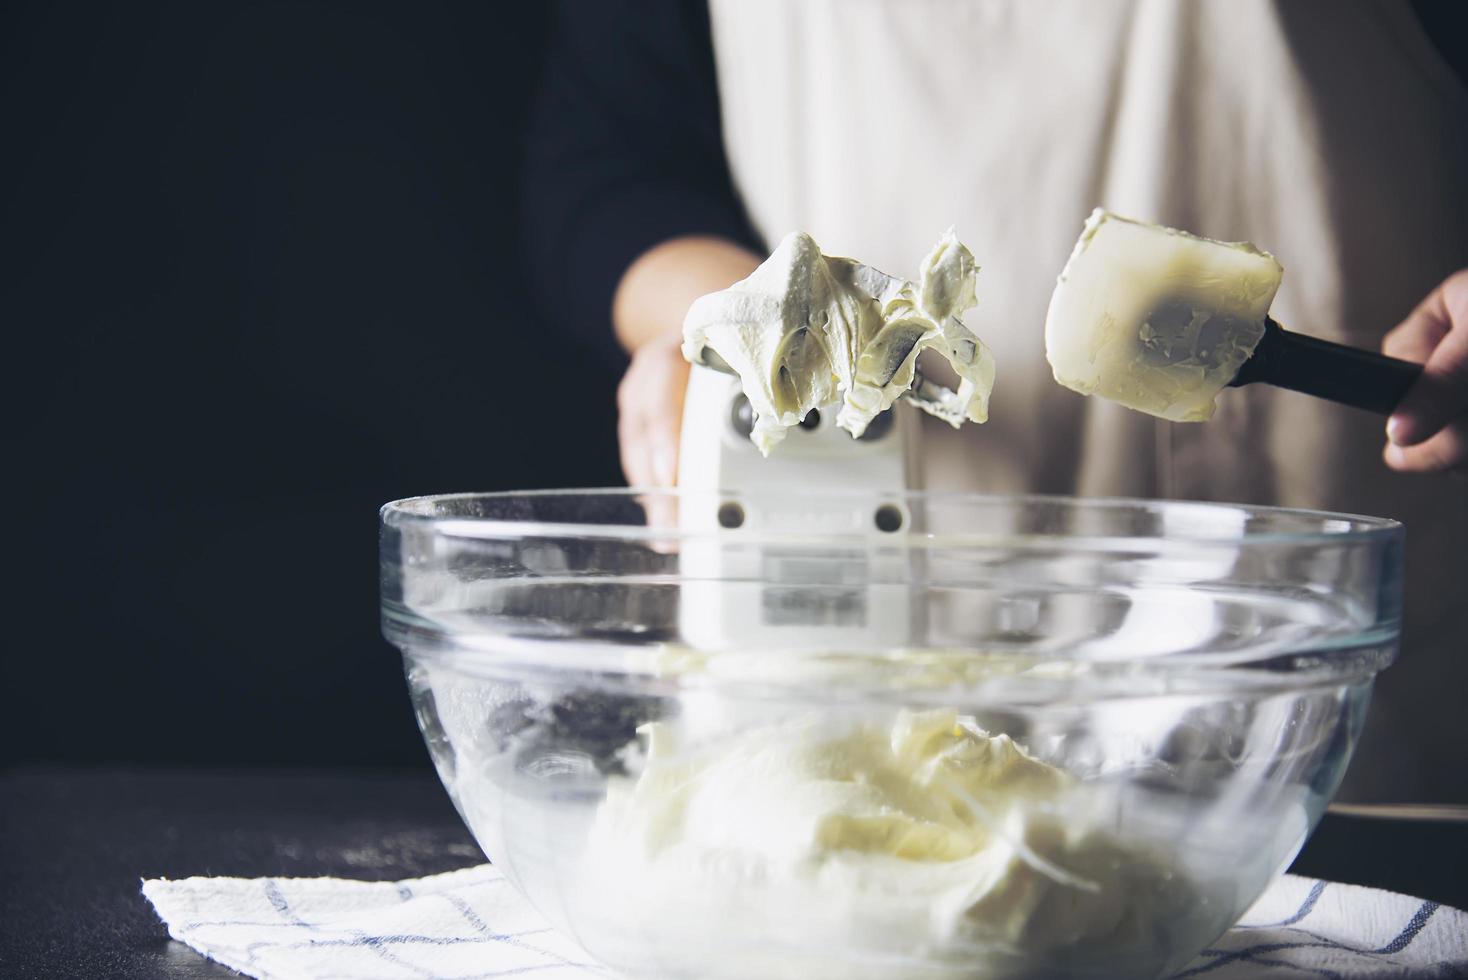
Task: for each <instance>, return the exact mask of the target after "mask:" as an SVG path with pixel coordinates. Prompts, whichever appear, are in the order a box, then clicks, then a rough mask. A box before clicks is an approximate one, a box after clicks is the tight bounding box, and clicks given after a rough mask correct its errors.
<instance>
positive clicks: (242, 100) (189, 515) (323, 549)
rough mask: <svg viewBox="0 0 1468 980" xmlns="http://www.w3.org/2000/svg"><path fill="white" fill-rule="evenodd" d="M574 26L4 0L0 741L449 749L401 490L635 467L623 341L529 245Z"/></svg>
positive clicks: (312, 756) (415, 751)
mask: <svg viewBox="0 0 1468 980" xmlns="http://www.w3.org/2000/svg"><path fill="white" fill-rule="evenodd" d="M545 29H546V23H545V5H544V4H542V3H540V2H539V0H532V2H525V3H520V4H500V3H490V2H478V3H475V2H455V3H442V2H421V0H414V2H411V3H406V2H380V0H351V2H348V0H341V2H309V0H283V2H259V0H249V2H240V0H232V2H224V3H215V2H199V0H190V2H181V3H156V2H150V3H142V4H131V3H116V4H103V3H95V4H77V3H54V2H52V3H47V2H38V3H15V2H10V3H6V4H0V110H3V117H0V125H3V130H0V147H3V148H0V168H3V170H0V229H3V235H0V242H3V244H0V248H3V253H0V325H3V329H4V334H3V336H4V338H5V344H6V347H7V352H8V356H6V357H5V359H4V360H5V365H6V376H7V384H6V385H5V387H6V389H7V393H8V397H7V399H6V401H7V403H8V404H9V412H10V424H9V425H8V426H7V429H8V431H9V432H10V433H12V438H13V439H14V440H16V441H18V443H19V445H18V447H14V448H12V450H11V452H9V453H7V456H8V457H9V465H8V466H6V470H8V473H9V475H8V477H7V478H6V480H5V482H6V484H7V485H8V487H9V492H8V493H7V506H6V508H5V528H6V532H7V533H6V537H7V538H8V542H9V547H8V548H7V549H6V551H5V555H6V558H7V564H8V565H9V573H10V574H9V575H8V576H7V578H10V580H11V581H12V582H13V584H12V586H10V587H8V589H7V594H8V595H9V596H10V597H11V604H10V606H9V608H8V610H7V611H8V615H7V616H6V617H5V622H6V630H5V637H6V642H5V653H4V674H3V676H4V682H3V683H0V689H4V690H5V691H6V692H7V693H6V695H5V707H4V710H3V711H0V717H3V719H4V720H3V722H0V724H3V725H4V726H5V728H6V729H8V730H7V731H6V732H5V735H4V738H3V739H0V766H8V765H14V764H18V763H54V762H62V763H64V762H77V761H87V762H103V763H133V762H138V763H154V762H160V763H208V764H211V765H231V764H276V763H295V764H321V765H336V764H349V765H351V764H364V765H383V764H410V765H426V754H425V753H424V750H423V748H422V744H421V740H420V739H419V736H418V733H417V730H416V727H415V726H414V723H413V720H412V715H411V711H410V708H409V704H408V697H407V693H406V687H405V685H404V683H403V679H402V673H401V667H400V662H399V660H398V657H397V655H396V653H395V652H394V651H393V650H392V648H390V647H389V646H388V645H387V644H386V643H385V642H384V641H383V640H382V639H381V637H380V636H379V634H378V627H377V566H376V547H377V540H376V538H377V528H376V519H377V516H376V515H377V508H378V507H379V506H380V505H381V504H382V503H384V502H386V501H388V500H392V499H394V498H398V497H404V496H409V495H415V494H422V493H436V492H442V491H452V490H497V489H523V488H531V487H555V486H593V485H613V484H617V483H619V482H620V474H619V471H618V468H617V464H616V450H615V442H614V428H615V416H614V413H613V411H612V404H613V401H612V399H613V391H614V387H615V382H616V378H617V375H618V373H619V372H618V367H617V365H614V364H606V363H602V364H597V363H594V360H593V358H594V355H593V354H592V353H591V352H586V351H578V350H576V349H575V348H574V347H570V346H568V343H567V341H566V340H564V339H563V338H565V337H567V336H568V333H567V332H565V331H562V332H557V331H554V330H552V329H551V328H550V327H548V326H547V325H546V324H545V323H542V322H539V321H538V320H537V318H536V316H535V314H534V312H533V310H532V309H531V307H530V304H529V300H528V297H527V296H526V291H525V289H524V287H523V285H522V278H521V275H520V270H519V268H518V267H517V263H516V258H515V255H516V249H515V247H514V239H515V233H514V218H515V215H514V211H515V200H516V194H515V184H516V179H517V170H518V155H519V142H518V133H519V130H520V127H521V125H522V121H523V118H524V115H525V110H526V103H527V99H528V96H529V94H530V92H531V91H532V89H533V86H534V83H535V76H536V68H537V60H538V58H539V56H540V53H541V50H542V47H543V44H544V33H545ZM570 392H575V393H577V394H576V395H575V396H574V397H573V398H570V399H569V400H568V401H567V402H566V403H565V405H564V406H563V407H562V406H558V405H557V403H556V401H555V400H553V397H551V398H548V397H546V396H555V395H556V394H557V393H570ZM572 411H577V412H578V413H584V414H578V415H576V416H575V417H574V418H573V417H571V415H570V413H571V412H572Z"/></svg>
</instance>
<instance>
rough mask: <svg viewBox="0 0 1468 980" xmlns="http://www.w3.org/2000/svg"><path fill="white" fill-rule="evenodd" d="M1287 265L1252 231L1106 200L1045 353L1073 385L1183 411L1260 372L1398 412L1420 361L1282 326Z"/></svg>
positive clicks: (1144, 407)
mask: <svg viewBox="0 0 1468 980" xmlns="http://www.w3.org/2000/svg"><path fill="white" fill-rule="evenodd" d="M1283 271H1284V270H1283V269H1282V268H1281V267H1280V264H1279V262H1277V261H1276V260H1275V258H1274V256H1272V255H1270V254H1269V253H1268V252H1265V251H1263V250H1261V249H1259V248H1256V247H1255V246H1253V245H1251V244H1249V243H1247V242H1217V241H1213V240H1212V239H1208V238H1199V237H1197V236H1195V235H1190V234H1188V233H1187V232H1182V231H1177V230H1175V229H1172V228H1164V227H1162V226H1161V225H1153V224H1147V223H1145V222H1141V221H1132V220H1130V219H1127V218H1122V217H1118V216H1117V215H1114V214H1112V213H1110V212H1109V211H1105V210H1103V209H1101V208H1097V209H1096V210H1095V211H1093V212H1092V213H1091V216H1090V217H1089V218H1088V219H1086V226H1085V229H1084V230H1083V231H1082V232H1081V237H1080V240H1079V241H1077V242H1076V247H1075V250H1074V251H1073V252H1071V256H1070V260H1069V261H1067V262H1066V264H1065V269H1064V270H1063V271H1062V272H1061V273H1060V278H1059V280H1058V281H1057V282H1056V285H1055V292H1054V294H1052V296H1051V297H1050V311H1049V313H1048V314H1047V316H1046V318H1045V356H1046V359H1047V360H1049V362H1050V367H1051V369H1052V370H1053V371H1054V372H1055V380H1056V381H1058V382H1060V383H1061V384H1062V385H1064V386H1065V387H1067V388H1070V389H1072V390H1074V391H1078V392H1080V393H1081V394H1084V395H1097V396H1099V397H1101V398H1105V399H1108V400H1110V401H1114V402H1117V403H1119V404H1122V405H1125V406H1126V407H1128V408H1134V409H1136V410H1138V411H1141V412H1146V413H1148V414H1150V415H1156V416H1158V417H1159V418H1164V419H1171V420H1172V421H1175V422H1201V421H1204V420H1205V419H1208V418H1210V417H1212V415H1213V408H1214V399H1215V398H1217V396H1218V393H1219V392H1220V391H1222V390H1223V389H1224V388H1227V387H1236V386H1238V385H1245V384H1251V383H1253V382H1256V381H1258V382H1264V383H1265V384H1271V385H1275V386H1277V387H1280V388H1289V389H1291V390H1294V391H1301V392H1304V393H1306V394H1309V395H1314V396H1316V397H1318V398H1325V399H1328V400H1330V401H1334V402H1340V403H1341V404H1344V405H1354V406H1355V407H1357V408H1364V409H1367V410H1368V411H1372V412H1379V413H1381V414H1383V415H1389V414H1391V412H1392V410H1393V409H1394V408H1396V406H1397V403H1398V402H1400V401H1401V400H1402V396H1403V395H1405V394H1406V393H1407V389H1408V388H1410V387H1411V385H1412V382H1413V381H1415V380H1416V379H1417V376H1418V375H1419V374H1420V373H1421V371H1422V367H1421V365H1418V364H1412V363H1409V362H1407V361H1399V360H1397V359H1395V358H1391V357H1385V356H1383V355H1381V354H1376V353H1372V352H1370V351H1365V350H1359V349H1357V348H1354V347H1347V346H1344V345H1342V344H1333V343H1330V342H1328V341H1324V340H1317V339H1315V338H1313V337H1307V336H1304V335H1303V334H1296V333H1290V332H1289V331H1286V330H1284V329H1283V328H1282V327H1280V325H1279V324H1278V323H1276V322H1275V321H1274V320H1273V319H1272V318H1271V317H1270V316H1269V305H1270V303H1271V302H1273V300H1274V294H1275V292H1276V291H1278V289H1279V283H1280V277H1281V276H1282V275H1283Z"/></svg>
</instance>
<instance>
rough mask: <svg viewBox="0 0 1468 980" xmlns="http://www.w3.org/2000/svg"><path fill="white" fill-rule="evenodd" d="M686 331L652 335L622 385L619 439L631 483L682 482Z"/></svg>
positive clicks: (659, 484) (665, 484) (664, 484)
mask: <svg viewBox="0 0 1468 980" xmlns="http://www.w3.org/2000/svg"><path fill="white" fill-rule="evenodd" d="M680 340H681V334H673V335H670V336H668V337H665V338H658V339H656V340H652V341H649V342H648V343H646V344H644V345H643V346H642V347H640V348H639V349H638V350H637V352H636V353H635V354H633V355H632V362H631V364H629V365H628V367H627V373H626V374H624V375H623V376H622V383H621V384H620V385H619V386H618V388H617V411H618V418H617V439H618V442H619V444H620V450H621V458H622V472H623V474H624V475H625V476H626V477H627V483H628V485H629V486H634V487H671V486H673V485H674V484H676V483H677V482H678V437H679V429H680V428H681V426H682V421H683V397H684V394H685V393H686V390H687V387H688V362H687V361H685V360H684V359H683V353H682V350H681V348H680Z"/></svg>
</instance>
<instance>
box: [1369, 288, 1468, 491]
mask: <svg viewBox="0 0 1468 980" xmlns="http://www.w3.org/2000/svg"><path fill="white" fill-rule="evenodd" d="M1381 349H1382V351H1383V352H1384V353H1386V354H1390V355H1391V356H1392V357H1400V358H1403V359H1404V360H1408V361H1416V362H1417V363H1419V364H1422V365H1423V368H1422V377H1420V378H1419V379H1418V380H1417V382H1416V383H1415V384H1413V385H1412V387H1411V388H1410V389H1409V390H1408V391H1407V397H1406V398H1404V399H1402V404H1401V405H1400V406H1398V407H1397V410H1396V412H1394V413H1393V414H1392V417H1391V418H1390V419H1389V420H1388V421H1387V424H1386V434H1387V439H1388V442H1387V445H1386V450H1385V452H1384V453H1383V456H1384V457H1385V458H1386V463H1387V465H1388V466H1390V467H1391V468H1392V469H1394V470H1400V471H1402V472H1404V473H1436V472H1442V471H1445V470H1463V469H1468V269H1461V270H1459V271H1458V272H1455V273H1453V274H1452V275H1451V276H1449V277H1448V278H1447V279H1446V280H1444V281H1443V284H1442V285H1441V286H1438V287H1437V288H1436V289H1434V290H1433V291H1432V292H1431V293H1430V294H1428V297H1427V298H1426V299H1425V300H1423V301H1422V302H1421V303H1420V304H1419V305H1418V307H1417V309H1415V310H1413V311H1412V314H1411V316H1409V317H1407V319H1406V320H1403V321H1402V323H1401V325H1400V326H1398V327H1396V328H1395V329H1394V330H1392V332H1391V333H1389V334H1387V335H1386V337H1385V338H1384V339H1383V340H1382V344H1381Z"/></svg>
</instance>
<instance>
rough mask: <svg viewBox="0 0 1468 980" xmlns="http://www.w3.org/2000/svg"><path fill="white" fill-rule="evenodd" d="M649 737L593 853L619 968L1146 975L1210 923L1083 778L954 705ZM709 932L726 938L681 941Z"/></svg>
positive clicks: (675, 724)
mask: <svg viewBox="0 0 1468 980" xmlns="http://www.w3.org/2000/svg"><path fill="white" fill-rule="evenodd" d="M641 731H642V734H643V736H644V739H645V747H644V749H643V751H644V752H645V756H644V757H643V758H641V759H640V760H634V761H635V762H640V763H641V766H640V769H641V771H640V774H639V775H637V776H636V777H624V778H616V779H613V780H612V781H611V782H610V784H609V787H608V792H607V797H606V800H605V802H604V803H603V804H602V805H601V808H600V810H599V811H598V813H597V816H596V820H595V823H594V826H593V829H592V831H591V834H590V837H589V840H588V847H587V850H586V852H585V854H584V857H583V862H584V863H583V868H584V870H585V873H586V879H585V882H584V883H583V887H584V889H585V891H584V894H586V895H588V896H597V897H598V898H600V899H604V900H605V905H606V907H609V908H614V909H616V910H618V911H617V913H616V919H617V921H615V922H613V923H607V925H609V926H610V927H611V928H612V930H613V932H614V933H615V934H616V935H617V936H619V937H621V939H622V940H623V943H624V946H625V948H626V949H627V950H628V951H629V952H628V954H627V955H628V960H627V962H626V963H614V965H617V966H619V967H622V968H624V969H630V970H633V971H634V972H635V971H637V970H647V969H651V970H652V971H653V972H657V971H658V969H660V968H663V967H666V968H667V969H669V970H672V971H673V972H676V971H677V970H678V969H679V968H683V969H685V970H686V969H687V966H688V963H690V962H691V963H696V964H697V968H696V972H697V973H698V975H700V976H704V977H730V978H732V977H750V976H761V977H792V978H794V977H800V978H811V977H843V978H846V977H882V978H898V977H903V978H905V977H913V978H917V977H923V978H936V977H954V978H957V977H965V978H977V977H1022V976H1023V977H1028V976H1035V977H1040V976H1049V975H1054V973H1055V972H1057V971H1060V970H1067V971H1068V970H1076V972H1087V973H1088V974H1089V972H1090V971H1094V972H1095V975H1097V976H1112V975H1157V974H1158V973H1159V972H1160V971H1161V970H1162V969H1163V968H1164V967H1165V966H1168V965H1171V964H1173V963H1174V960H1175V959H1176V956H1177V952H1178V951H1179V950H1183V951H1184V957H1185V956H1186V951H1187V950H1188V948H1189V943H1190V942H1202V941H1206V939H1207V938H1208V937H1206V936H1198V935H1197V932H1198V930H1199V929H1202V930H1205V931H1206V930H1208V929H1210V928H1213V929H1215V930H1216V929H1218V928H1221V927H1222V926H1221V925H1216V924H1209V923H1206V922H1202V920H1203V919H1205V918H1206V915H1205V914H1204V913H1203V912H1202V911H1201V910H1200V903H1199V900H1198V897H1197V893H1196V892H1195V891H1194V890H1193V888H1192V886H1191V885H1190V883H1189V882H1188V881H1187V880H1186V878H1185V876H1183V875H1182V874H1181V873H1179V872H1178V871H1177V870H1176V869H1175V868H1174V867H1172V866H1170V865H1169V864H1168V863H1167V862H1165V861H1163V860H1161V859H1160V858H1159V857H1158V856H1157V855H1154V854H1152V853H1149V852H1148V851H1147V850H1146V849H1145V848H1144V847H1142V846H1141V845H1136V844H1133V845H1123V844H1122V843H1121V842H1120V841H1119V840H1118V839H1117V838H1116V837H1115V836H1114V835H1113V834H1112V833H1111V832H1110V831H1108V830H1106V829H1103V828H1102V827H1101V826H1100V823H1101V821H1100V820H1096V819H1088V818H1087V815H1086V808H1085V807H1084V806H1083V805H1078V804H1077V803H1076V802H1075V800H1074V799H1073V791H1074V790H1075V788H1076V786H1077V780H1075V778H1074V777H1072V776H1070V775H1069V774H1067V773H1065V772H1064V771H1062V770H1060V769H1058V768H1055V767H1053V766H1050V765H1048V764H1046V763H1043V762H1041V761H1039V760H1037V759H1035V758H1034V757H1032V756H1031V755H1029V754H1028V753H1027V752H1025V751H1024V750H1023V749H1022V748H1021V747H1020V746H1018V745H1017V744H1015V743H1014V742H1013V741H1012V740H1010V739H1009V737H1007V736H1005V735H997V736H993V735H989V734H988V733H986V732H984V731H983V730H981V729H980V728H979V727H978V726H977V725H976V724H975V723H974V721H973V719H971V718H965V717H962V716H960V715H958V714H956V713H955V712H953V711H949V710H932V711H924V712H909V711H896V712H890V713H885V714H873V713H868V714H867V715H866V716H865V717H860V716H854V715H845V716H837V715H832V714H830V713H826V714H820V715H817V714H811V715H807V716H804V717H798V718H795V719H786V720H783V721H778V722H773V723H769V724H765V725H758V726H751V727H747V728H744V729H743V730H740V731H737V732H733V733H729V734H727V735H725V736H723V737H720V738H717V739H708V740H697V739H688V738H686V737H685V734H686V733H685V732H684V731H683V730H682V729H681V728H680V722H679V721H677V720H669V721H660V722H655V723H651V724H648V725H646V726H644V727H643V729H642V730H641ZM709 921H721V922H725V923H727V926H726V928H727V932H728V934H729V936H730V940H729V943H728V944H727V945H725V944H722V943H719V942H718V941H717V940H712V941H701V942H700V943H699V944H698V948H696V949H694V948H689V949H684V948H682V947H681V946H679V944H677V943H676V942H672V941H671V937H674V936H677V935H680V934H685V933H686V934H688V935H700V936H706V935H707V932H708V930H707V923H708V922H709ZM680 923H686V924H687V926H686V930H685V929H684V927H683V926H682V925H680ZM1225 924H1226V923H1225ZM715 947H717V948H715ZM1193 948H1195V947H1193ZM648 957H650V958H651V959H650V960H649V959H647V958H648ZM1078 958H1079V959H1078ZM1077 963H1080V964H1083V965H1081V966H1080V967H1079V968H1077ZM678 975H683V974H681V973H680V974H678Z"/></svg>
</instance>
